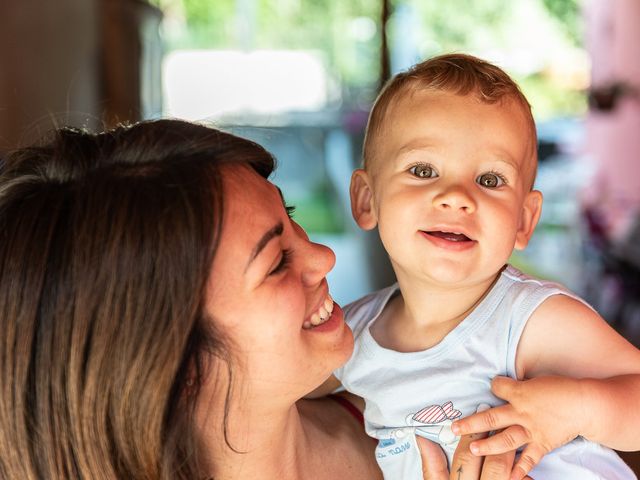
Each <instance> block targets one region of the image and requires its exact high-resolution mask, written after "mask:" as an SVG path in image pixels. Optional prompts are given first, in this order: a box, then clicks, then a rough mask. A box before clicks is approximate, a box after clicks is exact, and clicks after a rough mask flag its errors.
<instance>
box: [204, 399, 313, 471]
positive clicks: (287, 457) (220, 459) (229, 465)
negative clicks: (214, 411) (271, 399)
mask: <svg viewBox="0 0 640 480" xmlns="http://www.w3.org/2000/svg"><path fill="white" fill-rule="evenodd" d="M303 423H304V422H303V420H302V418H301V416H300V413H299V411H298V408H297V407H296V405H292V406H291V407H290V408H288V409H281V410H280V411H266V409H259V408H252V409H245V411H244V412H240V411H231V412H229V414H228V416H227V434H226V438H225V432H224V429H223V428H220V425H223V419H222V418H218V419H215V420H214V419H211V420H208V421H207V422H206V423H205V425H207V426H210V427H211V428H207V429H206V430H205V431H204V432H203V438H202V440H203V441H204V446H203V448H204V450H203V451H204V458H205V462H206V465H207V467H208V468H207V471H208V472H210V473H211V475H212V476H213V478H215V479H216V480H224V479H234V480H235V479H238V478H278V479H282V480H287V479H298V478H303V477H304V475H303V472H304V471H307V472H308V471H309V470H308V468H307V465H309V463H310V458H309V455H311V454H312V453H313V452H314V451H315V450H314V445H313V442H312V439H311V438H309V435H308V433H307V431H306V430H305V428H304V425H303Z"/></svg>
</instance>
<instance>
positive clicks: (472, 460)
mask: <svg viewBox="0 0 640 480" xmlns="http://www.w3.org/2000/svg"><path fill="white" fill-rule="evenodd" d="M486 436H487V434H486V433H474V434H471V435H463V436H462V437H460V442H458V447H457V448H456V451H455V453H454V454H453V460H452V461H451V472H450V476H449V478H450V479H451V480H478V479H479V478H481V477H480V473H481V472H482V461H483V458H482V457H479V456H477V455H474V454H473V453H471V450H470V448H469V446H470V444H471V442H473V441H475V440H478V439H480V438H484V437H486ZM507 478H508V477H504V479H503V480H507Z"/></svg>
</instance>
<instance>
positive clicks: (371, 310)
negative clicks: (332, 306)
mask: <svg viewBox="0 0 640 480" xmlns="http://www.w3.org/2000/svg"><path fill="white" fill-rule="evenodd" d="M398 292H399V288H398V284H393V285H391V286H389V287H386V288H383V289H381V290H377V291H375V292H372V293H369V294H367V295H365V296H364V297H361V298H359V299H358V300H355V301H353V302H351V303H349V304H348V305H346V306H345V307H344V317H345V321H346V322H347V324H348V325H349V327H350V328H351V330H352V331H353V334H354V336H358V335H359V333H360V332H361V331H362V329H364V328H365V327H366V326H367V325H369V324H370V323H371V321H373V320H374V319H376V318H378V317H379V316H380V314H381V313H382V312H383V310H384V308H385V307H386V305H387V304H388V303H389V300H390V299H391V298H392V297H394V296H395V295H396V294H397V293H398Z"/></svg>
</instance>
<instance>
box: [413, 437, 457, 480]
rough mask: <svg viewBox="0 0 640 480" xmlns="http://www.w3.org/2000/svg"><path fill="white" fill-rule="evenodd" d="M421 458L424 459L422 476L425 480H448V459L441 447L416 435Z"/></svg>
mask: <svg viewBox="0 0 640 480" xmlns="http://www.w3.org/2000/svg"><path fill="white" fill-rule="evenodd" d="M416 440H417V441H418V448H419V450H420V457H421V458H422V476H423V477H424V480H447V479H448V478H449V470H448V469H447V457H446V456H445V455H444V452H443V451H442V449H441V448H440V445H438V444H436V443H434V442H431V441H429V440H427V439H426V438H422V437H421V436H419V435H416Z"/></svg>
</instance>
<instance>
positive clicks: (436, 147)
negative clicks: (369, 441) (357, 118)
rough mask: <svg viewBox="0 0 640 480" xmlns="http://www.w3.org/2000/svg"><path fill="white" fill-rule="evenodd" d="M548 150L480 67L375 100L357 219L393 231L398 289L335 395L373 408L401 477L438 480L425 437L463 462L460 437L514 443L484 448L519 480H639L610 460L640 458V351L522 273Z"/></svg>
mask: <svg viewBox="0 0 640 480" xmlns="http://www.w3.org/2000/svg"><path fill="white" fill-rule="evenodd" d="M536 144H537V141H536V130H535V124H534V120H533V117H532V115H531V109H530V107H529V104H528V102H527V100H526V99H525V97H524V96H523V94H522V93H521V92H520V90H519V89H518V87H517V85H516V84H515V83H514V82H513V81H512V80H511V79H510V78H509V76H508V75H507V74H506V73H505V72H503V71H502V70H501V69H499V68H498V67H496V66H494V65H491V64H489V63H487V62H485V61H483V60H480V59H478V58H475V57H472V56H469V55H462V54H453V55H443V56H440V57H436V58H432V59H430V60H428V61H426V62H423V63H421V64H418V65H416V66H414V67H413V68H411V69H410V70H409V71H407V72H405V73H401V74H399V75H397V76H395V77H394V78H393V79H392V80H391V81H390V82H389V83H388V84H387V85H386V86H385V88H384V89H383V91H382V92H381V94H380V95H379V97H378V99H377V100H376V103H375V105H374V107H373V110H372V112H371V115H370V117H369V123H368V126H367V133H366V138H365V145H364V168H363V169H358V170H356V171H355V172H354V173H353V176H352V179H351V202H352V205H351V208H352V213H353V216H354V218H355V220H356V222H357V223H358V225H359V226H360V227H361V228H363V229H365V230H370V229H373V228H375V227H378V231H379V234H380V238H381V240H382V243H383V245H384V247H385V249H386V251H387V252H388V254H389V257H390V259H391V263H392V265H393V268H394V271H395V274H396V277H397V280H398V283H397V284H396V285H392V286H391V287H388V288H386V289H383V290H380V291H378V292H375V293H372V294H370V295H368V296H366V297H364V298H362V299H360V300H358V301H356V302H354V303H352V304H351V305H348V306H347V307H346V308H345V316H346V318H347V322H348V324H349V325H350V327H351V328H352V330H353V332H354V337H355V342H356V344H355V350H354V353H353V356H352V358H351V360H350V361H349V362H348V363H347V364H346V365H345V366H344V367H343V368H341V369H339V370H338V371H336V372H335V378H331V379H329V380H328V381H327V383H326V384H325V386H324V389H323V390H324V391H328V390H331V389H334V388H336V387H337V386H338V385H339V382H341V383H342V385H343V386H344V388H346V389H347V390H349V391H351V392H353V393H355V394H357V395H360V396H362V397H363V398H364V399H365V401H366V409H365V422H366V428H367V432H368V433H369V434H370V435H371V436H373V437H375V438H377V439H379V441H378V447H377V450H376V455H377V458H378V463H379V465H380V467H381V468H382V470H383V472H384V475H385V478H386V479H398V480H410V479H421V478H422V471H421V466H420V456H419V453H418V450H417V447H416V440H415V435H421V436H424V437H426V438H428V439H431V440H433V441H435V442H438V443H440V445H441V446H442V448H443V449H444V450H445V453H446V454H447V456H448V458H449V462H451V456H452V454H453V451H454V450H455V446H456V443H457V440H458V438H459V435H461V434H466V433H472V432H480V431H487V430H497V429H501V428H505V430H504V431H503V432H502V433H498V434H496V435H494V436H492V437H489V438H488V439H485V440H478V441H475V442H473V443H472V444H471V450H472V452H473V453H475V454H478V455H487V454H496V453H500V452H503V451H509V450H513V449H515V448H519V447H522V446H524V450H523V451H522V452H521V454H520V456H519V459H518V460H517V462H516V465H515V467H514V471H513V478H522V477H523V476H524V475H526V474H527V473H529V474H530V475H531V476H532V477H533V478H535V479H536V480H542V479H562V480H566V479H581V480H583V479H601V478H606V479H609V480H611V479H631V478H636V477H635V475H634V474H633V473H632V472H631V470H630V469H629V468H628V467H627V466H626V465H625V464H624V463H623V462H622V460H621V459H620V458H619V457H618V456H617V455H616V454H615V453H614V452H613V451H612V450H610V449H608V448H606V447H603V446H601V445H600V444H602V445H607V446H608V447H611V448H615V449H619V450H636V449H639V448H640V435H639V434H638V432H640V409H638V408H637V406H638V405H639V404H640V403H639V402H640V351H638V350H637V349H636V348H635V347H634V346H632V345H631V344H630V343H628V342H627V341H626V340H625V339H623V338H622V337H621V336H619V335H618V334H617V333H616V332H615V331H614V330H613V329H611V328H610V327H609V326H608V325H607V323H606V322H605V321H604V320H603V319H602V318H601V317H600V316H599V315H598V314H597V313H596V312H594V311H593V310H592V309H591V308H590V307H589V306H588V305H587V304H585V302H584V301H582V300H580V299H579V298H577V297H576V296H575V295H574V294H573V293H571V292H569V291H567V290H566V289H564V288H563V287H562V286H560V285H558V284H555V283H551V282H547V281H543V280H537V279H534V278H531V277H529V276H527V275H525V274H523V273H522V272H520V271H518V270H517V269H516V268H514V267H512V266H510V265H508V264H507V262H508V259H509V257H510V255H511V253H512V251H513V250H514V249H523V248H525V247H526V245H527V243H528V241H529V239H530V238H531V235H532V234H533V231H534V228H535V226H536V224H537V222H538V218H539V216H540V211H541V206H542V194H541V193H540V192H538V191H536V190H533V183H534V180H535V174H536V167H537V153H536ZM497 376H501V377H500V378H498V379H496V380H494V379H495V377H497ZM502 376H506V377H510V378H503V377H502ZM560 376H562V377H563V378H559V377H560ZM513 379H517V380H527V381H525V382H516V381H515V380H513ZM492 389H493V392H492ZM499 398H502V399H503V400H506V401H507V402H509V403H507V404H505V405H502V406H498V405H501V404H503V403H504V402H503V401H502V400H499ZM479 407H480V408H479ZM488 407H497V408H491V409H490V410H487V411H484V412H481V413H477V414H475V415H472V416H471V417H470V418H465V419H464V420H461V421H456V420H457V419H461V418H462V417H466V416H469V415H471V414H474V413H475V412H476V411H479V410H484V409H486V408H488ZM552 450H553V451H552ZM545 454H546V455H545Z"/></svg>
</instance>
